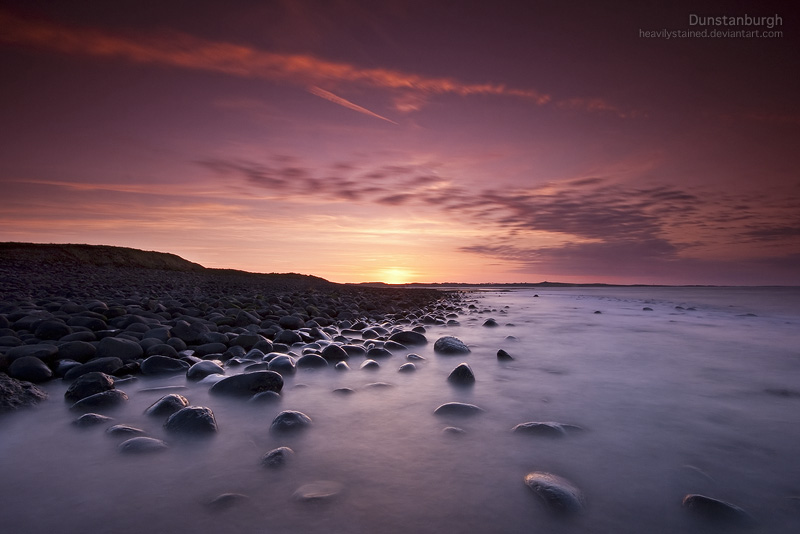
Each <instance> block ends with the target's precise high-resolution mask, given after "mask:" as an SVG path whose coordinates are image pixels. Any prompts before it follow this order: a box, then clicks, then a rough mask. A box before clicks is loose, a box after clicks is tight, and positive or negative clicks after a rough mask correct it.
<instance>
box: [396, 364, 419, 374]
mask: <svg viewBox="0 0 800 534" xmlns="http://www.w3.org/2000/svg"><path fill="white" fill-rule="evenodd" d="M416 370H417V366H416V365H414V364H413V363H411V362H407V363H404V364H403V365H401V366H400V368H399V369H398V371H399V372H401V373H409V372H412V371H416Z"/></svg>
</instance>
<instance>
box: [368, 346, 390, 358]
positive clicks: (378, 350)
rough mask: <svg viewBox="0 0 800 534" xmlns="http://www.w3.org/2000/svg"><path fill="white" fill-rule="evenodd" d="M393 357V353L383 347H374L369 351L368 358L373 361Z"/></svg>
mask: <svg viewBox="0 0 800 534" xmlns="http://www.w3.org/2000/svg"><path fill="white" fill-rule="evenodd" d="M391 355H392V353H391V352H389V351H388V350H386V349H385V348H383V347H372V348H371V349H369V350H368V351H367V358H369V359H371V360H374V359H376V358H389V357H390V356H391Z"/></svg>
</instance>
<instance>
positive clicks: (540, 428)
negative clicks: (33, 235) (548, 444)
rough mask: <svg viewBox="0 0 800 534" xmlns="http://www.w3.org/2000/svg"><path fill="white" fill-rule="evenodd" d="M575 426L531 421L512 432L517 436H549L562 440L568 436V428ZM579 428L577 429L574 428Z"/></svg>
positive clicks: (519, 425)
mask: <svg viewBox="0 0 800 534" xmlns="http://www.w3.org/2000/svg"><path fill="white" fill-rule="evenodd" d="M572 426H573V425H562V424H561V423H554V422H552V421H545V422H538V421H530V422H528V423H520V424H518V425H516V426H515V427H514V428H512V429H511V431H512V432H515V433H517V434H531V435H534V436H548V437H553V438H560V437H563V436H566V435H567V428H566V427H572ZM574 428H577V427H574Z"/></svg>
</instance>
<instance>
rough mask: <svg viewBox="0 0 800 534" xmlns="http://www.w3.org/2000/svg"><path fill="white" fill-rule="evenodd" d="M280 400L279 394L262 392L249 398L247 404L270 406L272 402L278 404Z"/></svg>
mask: <svg viewBox="0 0 800 534" xmlns="http://www.w3.org/2000/svg"><path fill="white" fill-rule="evenodd" d="M280 400H281V395H280V393H276V392H274V391H262V392H261V393H256V394H255V395H253V396H252V397H250V400H249V401H247V402H252V403H254V404H261V403H264V404H271V403H273V402H279V401H280Z"/></svg>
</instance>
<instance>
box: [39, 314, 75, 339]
mask: <svg viewBox="0 0 800 534" xmlns="http://www.w3.org/2000/svg"><path fill="white" fill-rule="evenodd" d="M71 333H72V328H70V327H69V326H68V325H67V324H66V323H65V322H63V321H59V320H57V319H45V320H44V321H42V322H40V323H39V324H38V325H37V326H36V330H34V332H33V335H35V336H36V337H37V338H39V339H42V340H53V339H61V338H62V337H64V336H68V335H70V334H71Z"/></svg>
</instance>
